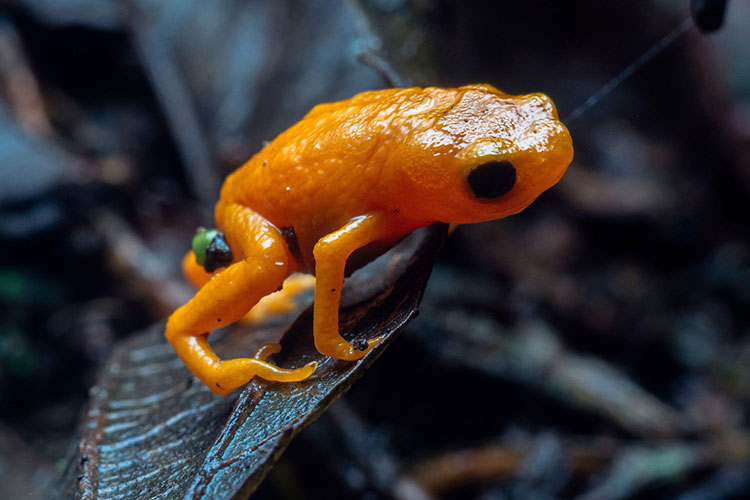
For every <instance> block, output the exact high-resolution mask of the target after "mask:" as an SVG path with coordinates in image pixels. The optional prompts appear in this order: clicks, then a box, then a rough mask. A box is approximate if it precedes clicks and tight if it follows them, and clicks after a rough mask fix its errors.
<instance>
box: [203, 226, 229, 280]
mask: <svg viewBox="0 0 750 500" xmlns="http://www.w3.org/2000/svg"><path fill="white" fill-rule="evenodd" d="M233 259H234V256H233V255H232V249H231V248H229V244H228V243H227V240H226V238H224V233H218V234H217V235H216V236H215V237H214V239H213V240H211V243H209V244H208V246H207V247H206V262H205V263H204V264H203V267H204V268H205V269H206V271H208V272H209V273H212V272H214V271H216V270H217V269H219V268H222V267H226V266H228V265H229V264H231V263H232V260H233Z"/></svg>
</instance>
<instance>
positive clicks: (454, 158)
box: [165, 84, 573, 395]
mask: <svg viewBox="0 0 750 500" xmlns="http://www.w3.org/2000/svg"><path fill="white" fill-rule="evenodd" d="M572 158H573V145H572V139H571V137H570V134H569V132H568V130H567V129H566V127H565V126H564V125H563V124H562V122H561V121H560V119H559V117H558V114H557V110H556V108H555V105H554V104H553V102H552V101H551V99H550V98H549V97H547V96H546V95H544V94H541V93H531V94H524V95H510V94H506V93H504V92H502V91H500V90H498V89H497V88H495V87H493V86H492V85H489V84H472V85H465V86H461V87H455V88H442V87H411V88H395V89H383V90H371V91H366V92H362V93H360V94H357V95H355V96H353V97H351V98H349V99H346V100H343V101H338V102H331V103H324V104H319V105H317V106H315V107H314V108H312V110H310V111H309V112H308V113H307V114H306V115H305V116H304V117H303V118H302V119H301V120H300V121H299V122H297V123H296V124H294V125H292V126H291V127H290V128H288V129H287V130H286V131H284V132H282V133H281V134H279V135H278V136H277V137H276V138H275V139H273V140H272V141H270V142H268V143H267V144H266V145H265V146H264V147H263V148H262V149H261V150H260V151H259V152H258V153H257V154H255V155H254V156H253V157H252V158H250V159H249V160H248V161H247V162H246V163H245V164H243V165H242V166H240V167H239V168H238V169H237V170H235V171H234V172H233V173H231V174H230V175H229V176H228V177H227V178H226V180H225V182H224V184H223V186H222V188H221V192H220V195H219V200H218V202H217V203H216V206H215V222H216V229H215V230H214V231H212V232H208V231H207V232H202V233H200V234H202V235H203V236H200V235H199V236H200V237H197V238H198V239H197V240H194V247H193V249H192V250H190V251H189V252H188V253H187V254H186V256H185V258H184V260H183V270H184V273H185V275H186V276H187V277H188V278H189V280H190V281H191V282H192V283H193V284H194V285H195V286H196V287H197V288H198V290H197V292H196V294H195V295H194V296H193V298H192V299H190V300H189V301H188V302H187V303H186V304H185V305H183V306H181V307H179V308H178V309H177V310H175V311H174V313H173V314H172V315H171V316H170V317H169V319H168V320H167V323H166V328H165V336H166V339H167V340H168V341H169V343H170V344H171V345H172V346H173V347H174V349H175V351H176V353H177V355H178V356H179V357H180V359H182V361H183V362H184V364H185V365H186V366H187V368H188V369H189V370H190V372H192V374H194V375H195V376H196V377H197V378H198V379H200V380H201V381H202V382H203V383H204V384H205V385H206V386H207V387H208V388H209V389H210V390H211V391H213V392H214V393H216V394H220V395H226V394H229V393H230V392H232V391H233V390H235V389H237V388H238V387H240V386H243V385H245V384H246V383H248V382H249V381H250V380H251V379H252V378H253V377H256V376H257V377H260V378H262V379H265V380H268V381H275V382H299V381H302V380H304V379H306V378H308V377H310V375H312V374H313V372H314V371H315V369H316V367H317V363H316V362H310V363H307V364H305V365H303V366H300V367H297V368H282V367H279V366H276V365H274V364H273V363H271V362H269V361H268V359H267V358H268V356H270V354H272V353H274V352H278V350H279V346H278V345H270V346H264V347H263V348H262V349H260V350H259V351H258V353H256V355H255V356H251V357H243V358H236V359H228V360H222V359H220V358H219V357H218V356H217V354H216V353H215V352H214V351H213V349H212V348H211V346H210V344H209V342H208V336H209V334H210V332H212V331H214V330H215V329H217V328H219V327H223V326H226V325H229V324H231V323H233V322H235V321H238V320H240V319H241V318H243V317H245V316H246V315H247V314H248V312H249V311H251V310H252V309H253V307H254V306H255V305H256V304H258V302H259V301H261V299H263V298H264V297H267V296H270V295H272V294H274V292H277V291H278V290H279V289H281V293H283V292H284V283H285V280H286V279H287V278H289V277H290V276H292V275H293V274H294V275H298V274H300V273H302V274H307V275H313V276H315V284H314V301H313V319H312V322H313V325H312V326H313V340H314V345H315V348H316V350H317V351H318V352H319V353H320V354H321V355H324V356H329V357H333V358H337V359H340V360H346V361H356V360H358V359H361V358H362V357H363V356H365V355H366V354H367V353H368V352H370V350H371V349H373V347H374V346H376V345H377V344H378V343H379V342H381V341H382V338H383V337H382V336H380V337H375V338H371V339H369V340H367V341H363V342H353V343H350V342H349V341H347V340H346V339H345V338H344V337H343V336H342V335H341V332H340V331H339V322H338V318H339V303H340V300H341V288H342V285H343V283H344V280H345V277H346V276H348V274H349V273H350V272H352V271H353V270H355V269H357V268H359V267H361V266H362V265H364V264H366V263H367V262H369V261H371V260H373V259H374V258H376V257H377V256H379V255H381V254H382V253H383V252H385V251H387V250H388V249H390V248H392V247H393V246H394V245H396V244H397V243H398V242H399V241H400V240H402V239H403V238H404V237H405V236H406V235H408V234H409V233H411V232H412V231H414V230H416V229H417V228H420V227H424V226H427V225H430V224H433V223H436V222H443V223H449V224H452V225H457V224H471V223H477V222H484V221H490V220H496V219H501V218H504V217H507V216H510V215H513V214H516V213H518V212H521V211H522V210H524V209H525V208H526V207H527V206H529V204H531V203H532V202H533V201H534V200H535V199H536V198H537V197H538V196H539V195H540V194H541V193H543V192H544V191H546V190H547V189H549V188H551V187H552V186H554V185H555V184H556V183H557V182H558V181H559V180H560V178H561V177H562V176H563V174H564V173H565V171H566V169H567V168H568V165H569V164H570V162H571V161H572ZM196 241H197V242H196Z"/></svg>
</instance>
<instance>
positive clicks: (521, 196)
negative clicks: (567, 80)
mask: <svg viewBox="0 0 750 500" xmlns="http://www.w3.org/2000/svg"><path fill="white" fill-rule="evenodd" d="M457 90H458V94H457V96H456V97H457V99H454V100H452V101H447V102H445V101H444V102H436V103H435V105H434V106H433V107H431V109H430V110H429V111H428V112H427V113H426V114H427V115H428V116H427V117H426V118H427V119H426V120H425V123H429V126H424V127H420V128H418V129H417V130H414V131H413V132H412V133H411V134H410V137H409V139H408V140H407V141H406V142H405V143H404V144H403V146H402V147H403V148H405V151H406V155H405V156H406V158H407V161H405V162H404V166H403V167H402V171H403V172H404V173H405V176H404V178H405V184H407V185H408V189H409V190H410V192H411V193H413V194H412V196H411V198H412V199H413V200H414V203H415V207H414V210H415V211H418V212H419V213H420V215H422V216H425V217H428V218H430V219H434V220H439V221H443V222H456V223H472V222H481V221H486V220H493V219H499V218H501V217H505V216H507V215H511V214H515V213H518V212H520V211H521V210H523V209H524V208H526V207H527V206H528V205H529V204H530V203H531V202H532V201H534V200H535V199H536V197H537V196H539V195H540V194H541V193H542V192H544V191H545V190H547V189H549V188H550V187H552V186H553V185H554V184H555V183H557V181H558V180H560V178H561V177H562V175H563V174H564V173H565V170H566V169H567V167H568V164H569V163H570V161H571V159H572V158H573V145H572V142H571V139H570V135H569V134H568V131H567V129H566V128H565V126H564V125H563V124H562V123H561V122H560V120H559V119H558V117H557V111H556V110H555V106H554V104H553V103H552V101H551V100H550V99H549V98H548V97H547V96H545V95H543V94H529V95H523V96H510V95H507V94H504V93H502V92H500V91H499V90H497V89H495V88H494V87H492V86H490V85H471V86H467V87H462V88H460V89H457ZM425 91H429V89H425Z"/></svg>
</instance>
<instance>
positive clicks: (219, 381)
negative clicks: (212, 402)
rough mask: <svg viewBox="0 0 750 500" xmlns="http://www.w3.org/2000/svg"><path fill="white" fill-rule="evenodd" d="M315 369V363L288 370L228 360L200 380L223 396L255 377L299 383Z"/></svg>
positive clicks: (258, 361)
mask: <svg viewBox="0 0 750 500" xmlns="http://www.w3.org/2000/svg"><path fill="white" fill-rule="evenodd" d="M268 354H271V352H268ZM317 367H318V363H317V362H315V361H313V362H310V363H307V364H306V365H305V366H302V367H300V368H294V369H288V368H280V367H278V366H275V365H272V364H271V363H268V362H267V361H263V360H261V359H257V358H240V359H230V360H229V361H222V362H220V363H218V364H217V365H216V366H215V367H214V369H213V370H211V371H210V372H209V373H206V374H205V375H204V376H203V377H202V380H203V382H204V383H205V384H206V385H207V386H208V388H209V389H211V391H212V392H214V393H216V394H220V395H222V396H224V395H226V394H229V393H230V392H232V391H233V390H235V389H236V388H238V387H240V386H242V385H245V384H247V383H248V382H250V380H251V379H252V378H253V377H255V376H258V377H260V378H262V379H265V380H270V381H272V382H299V381H300V380H304V379H306V378H307V377H309V376H310V375H312V373H313V372H314V371H315V369H316V368H317Z"/></svg>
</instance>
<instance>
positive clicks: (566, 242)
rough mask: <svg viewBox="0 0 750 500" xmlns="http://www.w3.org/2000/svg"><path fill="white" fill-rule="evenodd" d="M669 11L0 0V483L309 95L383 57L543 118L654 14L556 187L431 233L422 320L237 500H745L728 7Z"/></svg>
mask: <svg viewBox="0 0 750 500" xmlns="http://www.w3.org/2000/svg"><path fill="white" fill-rule="evenodd" d="M688 17H689V5H688V2H687V0H685V1H684V2H677V1H674V2H663V1H656V0H653V1H646V0H640V1H637V2H632V1H614V2H600V1H595V0H586V1H581V2H543V1H529V2H505V1H490V0H486V1H468V2H461V1H457V0H453V1H451V0H412V1H407V0H362V1H354V0H352V1H346V2H339V1H335V0H310V1H303V0H296V1H295V0H258V1H239V0H236V1H230V0H225V1H218V0H183V1H180V2H170V1H167V0H117V1H115V0H6V1H2V2H0V257H1V259H2V260H1V261H0V485H2V487H0V498H36V496H37V495H40V494H41V492H42V491H43V489H44V488H45V487H46V486H47V485H48V484H50V482H51V481H53V480H54V478H55V477H56V476H57V475H58V474H59V473H60V472H61V471H62V469H63V468H64V466H65V456H66V453H67V451H68V449H70V447H71V446H75V439H76V425H77V421H78V418H79V415H80V413H81V411H82V408H83V407H84V405H85V403H86V399H87V390H88V388H89V387H90V386H91V385H92V384H93V382H94V379H95V375H96V373H97V370H98V369H99V368H100V367H101V366H102V365H103V363H104V362H105V361H106V359H107V356H108V354H109V353H110V352H111V349H112V347H113V345H114V344H115V343H116V342H118V340H121V339H123V338H126V337H127V336H128V335H130V334H132V333H133V332H136V331H138V330H139V329H142V328H144V327H146V326H148V325H150V324H152V323H154V322H157V321H161V320H163V319H164V318H165V317H166V316H167V315H168V314H169V313H170V312H171V311H172V310H173V309H174V307H175V306H177V305H179V304H181V303H183V302H184V301H185V300H186V298H188V297H189V296H190V289H189V288H188V287H187V285H186V284H185V283H184V281H183V280H182V279H181V277H180V275H179V261H180V258H181V256H182V254H183V253H184V251H185V250H186V249H187V248H188V245H189V242H190V238H191V236H192V233H193V231H194V230H195V228H196V227H197V226H199V225H202V224H203V225H212V221H211V219H212V217H211V209H212V205H213V203H214V202H215V201H216V198H217V195H218V190H219V187H220V185H221V181H222V179H223V178H224V177H225V176H226V175H227V174H228V173H229V172H231V171H232V170H234V169H235V168H237V167H238V166H239V165H241V164H242V163H243V162H244V161H245V160H246V159H247V158H249V157H250V156H251V155H252V154H253V153H254V152H256V151H258V150H259V149H260V148H261V147H262V144H263V141H265V140H269V139H272V138H273V137H274V136H275V135H276V134H278V133H279V132H281V131H282V130H284V129H285V128H286V127H288V126H289V125H291V124H293V123H294V122H295V121H297V120H298V119H299V118H300V117H301V116H302V115H303V114H304V113H305V112H306V111H307V110H308V109H309V108H311V107H312V106H313V105H315V104H316V103H319V102H324V101H333V100H339V99H343V98H347V97H350V96H351V95H353V94H355V93H357V92H359V91H362V90H366V89H373V88H380V87H385V86H388V85H389V81H388V79H387V78H384V76H388V75H390V76H391V77H392V79H396V80H397V81H402V82H408V81H411V82H414V83H416V84H419V85H439V86H457V85H461V84H465V83H473V82H487V83H491V84H493V85H495V86H497V87H498V88H500V89H502V90H504V91H506V92H508V93H527V92H536V91H540V92H545V93H547V94H549V95H550V96H551V97H552V98H553V100H554V101H555V102H556V104H557V106H558V110H559V112H560V115H561V117H562V118H563V121H566V120H565V118H566V117H568V116H571V113H573V112H574V110H576V108H578V106H579V105H580V104H581V103H583V102H584V101H586V99H588V98H589V97H590V96H591V95H593V94H594V93H596V92H597V91H598V90H599V89H600V88H601V87H602V86H603V85H604V84H606V83H607V82H608V81H609V80H610V79H611V78H612V77H614V76H615V75H617V74H618V73H620V72H621V71H622V70H623V69H624V68H626V67H627V66H628V65H629V64H631V63H632V62H633V61H635V60H636V59H638V58H639V57H640V56H641V55H642V54H644V53H645V52H647V51H648V50H649V49H650V48H652V47H654V46H658V44H659V42H660V41H662V40H663V38H664V37H665V36H667V35H668V34H670V33H672V34H679V36H677V38H676V40H675V41H674V43H671V44H670V45H669V46H667V47H666V48H664V50H663V51H661V52H659V53H658V54H656V55H655V56H654V57H653V59H651V60H650V61H649V62H648V63H647V64H645V65H644V66H643V67H642V68H640V69H639V70H638V71H637V72H635V73H634V74H633V76H632V77H631V78H629V79H627V80H626V81H625V82H624V83H623V84H622V85H619V86H618V87H616V88H615V89H614V90H613V91H612V92H611V93H609V94H608V95H606V96H605V97H603V98H602V99H601V100H599V101H598V102H597V103H596V104H594V105H593V106H591V107H590V109H587V110H586V112H585V113H584V114H582V115H581V116H577V117H576V118H575V120H573V121H569V122H567V125H568V126H569V129H570V132H571V134H572V136H573V139H574V144H575V148H576V157H575V159H574V162H573V164H572V165H571V167H570V169H569V171H568V173H567V174H566V176H565V177H564V178H563V180H562V181H561V182H560V184H559V185H558V186H557V187H556V188H554V189H553V190H552V191H550V192H548V193H545V194H544V195H543V196H542V197H540V199H539V200H538V201H537V202H536V203H535V204H533V205H532V206H531V207H530V208H529V209H528V210H526V211H525V212H523V213H522V214H520V215H517V216H514V217H511V218H509V219H506V220H501V221H497V222H492V223H486V224H480V225H476V226H472V227H462V228H460V229H459V230H458V231H457V232H456V233H455V234H454V235H453V236H452V238H451V239H450V240H449V242H448V244H447V245H446V247H445V248H444V250H443V252H442V254H441V257H440V261H439V263H438V265H437V266H436V269H435V271H434V274H433V278H432V281H431V283H430V285H429V286H428V290H427V295H426V297H425V299H424V302H423V307H422V314H421V316H420V317H419V318H418V319H417V320H415V321H414V322H413V323H412V324H411V325H410V326H409V327H408V329H407V331H406V333H405V334H404V335H403V336H402V337H401V338H400V339H399V341H398V342H396V343H395V344H394V345H393V346H391V347H390V348H389V350H388V352H386V354H385V355H384V356H383V357H382V359H381V360H379V361H378V362H377V363H376V364H375V365H374V367H373V368H372V369H370V370H369V372H368V373H367V374H366V375H365V377H364V378H363V379H362V380H361V381H360V382H359V383H358V385H356V386H355V387H354V389H353V390H352V391H351V392H350V393H349V394H348V395H347V396H346V397H345V398H344V399H343V400H341V401H339V402H338V403H336V404H335V405H334V406H333V407H332V408H331V410H330V411H329V412H328V413H327V414H326V415H325V416H324V417H323V418H322V419H321V420H320V421H319V422H317V423H316V424H314V425H313V426H311V427H310V428H309V429H307V430H306V431H305V432H303V433H302V434H301V435H300V436H299V437H298V438H297V440H296V441H295V442H294V443H293V444H292V446H291V447H290V448H289V450H288V451H287V453H286V454H285V455H284V457H283V458H282V460H281V462H280V463H279V464H278V465H277V467H276V468H275V469H274V470H273V471H272V472H271V474H270V476H269V477H268V478H267V479H266V481H265V483H264V484H263V485H262V487H261V489H260V490H258V492H257V493H256V496H255V497H257V498H269V499H297V498H299V499H312V498H328V499H339V498H340V499H349V498H373V499H375V498H446V499H453V498H456V499H458V498H461V499H463V498H478V499H483V500H495V499H497V500H501V499H528V498H538V499H547V498H549V499H553V498H579V499H592V500H593V499H630V498H633V499H636V498H637V499H651V498H660V499H663V498H675V499H683V500H688V499H690V500H700V499H739V498H750V467H749V465H750V425H749V424H750V422H749V418H748V409H749V408H750V406H749V405H748V403H749V402H750V246H749V245H750V237H749V236H750V234H749V232H750V224H749V222H750V220H749V218H748V209H749V208H750V28H748V25H747V20H748V19H750V2H747V1H744V0H734V1H730V2H729V5H728V10H727V13H726V18H725V23H724V26H723V27H722V28H721V29H720V30H719V31H718V32H717V33H714V34H703V33H701V32H699V31H698V30H697V29H696V28H695V27H694V26H692V25H688V24H686V20H687V19H688ZM680 26H683V27H684V28H686V29H682V30H680V31H675V30H676V29H678V30H679V28H678V27H680ZM363 61H364V63H368V64H364V63H363ZM573 116H575V115H573ZM352 429H358V430H359V431H360V432H359V433H358V434H356V435H355V436H353V435H352ZM2 490H4V493H3V491H2ZM419 495H422V496H419ZM255 497H254V498H255Z"/></svg>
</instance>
